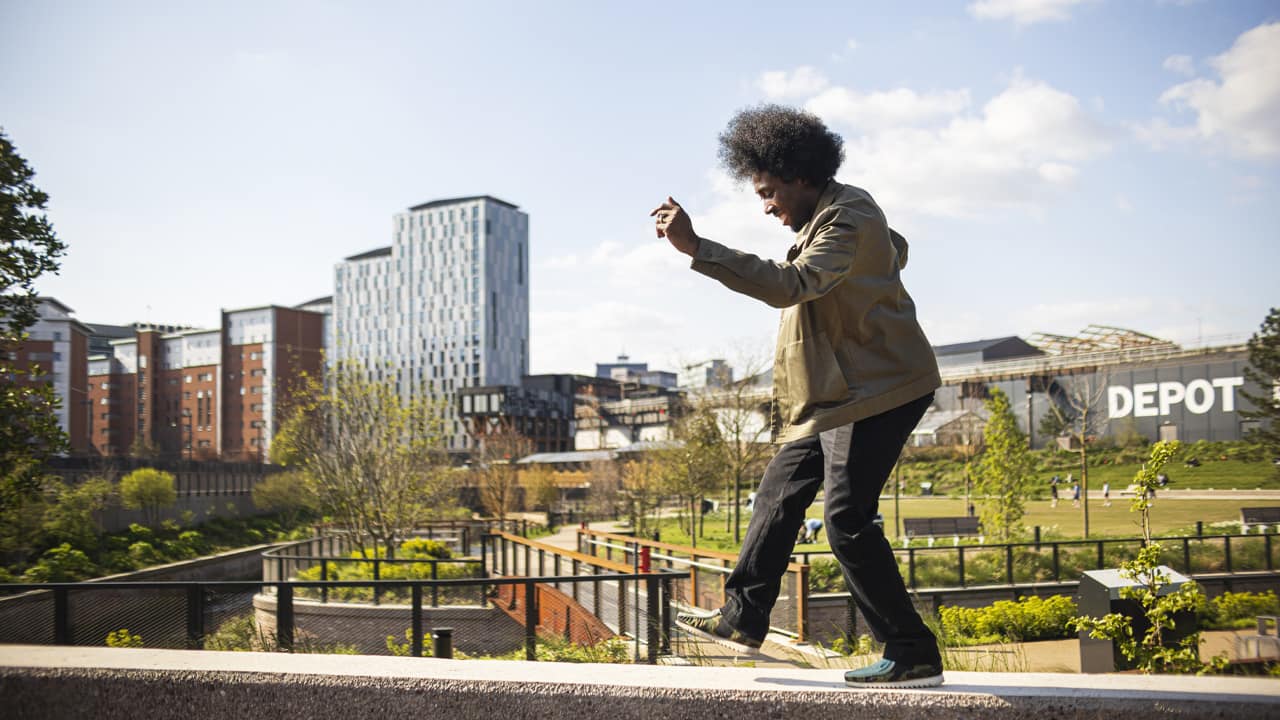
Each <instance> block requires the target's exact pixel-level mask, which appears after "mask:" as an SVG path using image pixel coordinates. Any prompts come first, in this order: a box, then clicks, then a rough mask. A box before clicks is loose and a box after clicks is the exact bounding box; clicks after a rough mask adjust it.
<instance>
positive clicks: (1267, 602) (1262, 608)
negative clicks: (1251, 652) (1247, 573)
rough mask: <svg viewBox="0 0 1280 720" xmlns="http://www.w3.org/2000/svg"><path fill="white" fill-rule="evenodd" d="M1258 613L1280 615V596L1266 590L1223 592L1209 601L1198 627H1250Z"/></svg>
mask: <svg viewBox="0 0 1280 720" xmlns="http://www.w3.org/2000/svg"><path fill="white" fill-rule="evenodd" d="M1259 615H1280V598H1277V597H1276V593H1275V591H1274V590H1268V591H1266V592H1260V593H1254V592H1225V593H1222V594H1221V595H1219V596H1218V597H1216V598H1214V599H1212V600H1210V601H1209V604H1208V607H1207V608H1206V612H1205V614H1204V615H1203V616H1202V617H1201V618H1200V627H1202V628H1205V629H1215V630H1234V629H1239V628H1251V627H1254V626H1255V624H1256V623H1257V618H1258V616H1259Z"/></svg>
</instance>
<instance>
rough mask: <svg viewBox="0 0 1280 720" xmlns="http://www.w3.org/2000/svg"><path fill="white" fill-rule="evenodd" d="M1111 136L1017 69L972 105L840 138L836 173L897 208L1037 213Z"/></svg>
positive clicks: (1071, 101)
mask: <svg viewBox="0 0 1280 720" xmlns="http://www.w3.org/2000/svg"><path fill="white" fill-rule="evenodd" d="M820 114H821V113H820ZM823 117H824V118H826V119H828V120H829V121H830V122H832V124H833V125H835V126H837V127H839V126H840V124H841V122H842V121H841V119H840V118H838V117H836V118H831V117H827V116H826V115H823ZM1110 135H1111V133H1110V131H1109V130H1108V129H1107V128H1105V127H1104V126H1103V125H1102V124H1101V123H1100V122H1098V121H1097V120H1095V119H1094V118H1093V117H1092V116H1090V115H1089V114H1088V113H1087V112H1085V110H1084V109H1083V108H1082V107H1081V104H1080V101H1079V100H1078V99H1077V98H1075V97H1074V96H1072V95H1070V94H1068V93H1065V92H1062V91H1060V90H1057V89H1055V88H1053V87H1051V86H1049V85H1047V84H1045V83H1043V82H1038V81H1033V80H1029V79H1025V78H1022V77H1021V76H1019V77H1016V78H1015V79H1014V80H1013V82H1012V83H1011V84H1010V85H1009V87H1007V88H1006V89H1005V90H1004V91H1003V92H1001V93H1000V94H999V95H997V96H996V97H994V98H992V99H991V100H989V101H988V102H987V103H986V104H985V105H984V106H983V107H982V109H981V112H979V113H973V112H960V111H957V112H955V113H953V114H952V115H951V116H950V117H947V118H943V122H941V124H938V123H935V124H934V126H932V127H930V126H925V127H906V126H900V127H890V128H884V129H881V130H878V131H873V132H868V133H864V134H861V135H859V136H857V137H853V138H846V143H845V154H846V157H847V160H846V164H845V168H844V169H843V171H842V172H841V177H842V178H846V179H848V180H849V181H851V182H854V183H855V184H865V185H866V186H867V187H868V188H869V189H871V190H872V191H873V192H874V193H875V195H876V197H877V199H878V200H879V201H880V203H881V204H882V205H883V206H884V207H885V208H886V210H888V211H889V212H890V213H891V214H893V215H894V216H900V214H901V213H923V214H928V215H938V216H947V217H976V216H979V215H982V214H985V213H987V212H989V211H992V210H995V209H1001V208H1004V209H1008V208H1019V209H1022V210H1026V211H1030V212H1032V213H1035V212H1038V211H1039V210H1040V209H1041V208H1042V206H1043V204H1044V202H1045V199H1046V197H1047V196H1048V195H1050V194H1051V193H1054V192H1057V191H1058V190H1059V189H1060V188H1061V187H1063V186H1065V185H1068V184H1070V183H1071V181H1072V180H1073V179H1075V178H1076V176H1077V175H1078V174H1079V170H1080V165H1081V164H1082V163H1085V162H1087V161H1089V160H1091V159H1093V158H1095V157H1097V156H1099V155H1102V154H1104V153H1106V152H1108V151H1109V149H1110Z"/></svg>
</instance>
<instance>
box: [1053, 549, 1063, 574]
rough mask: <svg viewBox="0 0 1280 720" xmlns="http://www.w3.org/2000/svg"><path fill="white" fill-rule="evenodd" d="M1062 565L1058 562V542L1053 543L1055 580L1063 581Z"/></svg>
mask: <svg viewBox="0 0 1280 720" xmlns="http://www.w3.org/2000/svg"><path fill="white" fill-rule="evenodd" d="M1061 577H1062V565H1061V564H1060V563H1059V562H1058V543H1057V542H1054V543H1053V581H1054V582H1061Z"/></svg>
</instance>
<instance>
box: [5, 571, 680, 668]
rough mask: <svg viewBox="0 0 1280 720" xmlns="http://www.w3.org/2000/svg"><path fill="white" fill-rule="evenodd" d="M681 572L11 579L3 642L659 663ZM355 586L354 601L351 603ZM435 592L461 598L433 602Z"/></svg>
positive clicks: (7, 596) (6, 595) (443, 595)
mask: <svg viewBox="0 0 1280 720" xmlns="http://www.w3.org/2000/svg"><path fill="white" fill-rule="evenodd" d="M671 579H672V578H671V577H669V576H668V575H666V574H665V573H625V574H624V573H616V572H609V573H598V574H591V575H585V576H568V575H566V576H547V577H530V578H525V577H480V578H459V579H450V580H435V581H432V580H379V581H327V582H325V581H275V582H257V581H238V582H232V581H212V582H167V583H162V582H154V583H122V582H111V583H45V584H12V585H0V642H3V643H26V644H64V645H98V646H101V645H114V646H130V647H151V648H171V649H180V648H188V649H209V650H223V651H229V650H248V651H268V652H269V651H285V652H295V653H336V654H372V655H405V656H415V657H418V656H424V655H431V654H433V653H435V652H439V651H443V652H445V653H446V656H449V657H476V658H510V659H528V660H536V659H569V660H575V659H576V660H608V661H622V660H634V661H638V662H645V661H647V662H656V661H657V658H658V657H659V655H660V654H662V653H664V652H666V651H667V648H668V647H669V641H668V640H667V637H668V635H669V630H670V617H671V612H670V603H671V596H670V584H669V581H670V580H671ZM355 591H362V593H356V592H355ZM344 592H346V593H351V595H350V598H353V599H349V600H339V599H337V598H339V597H340V595H341V594H342V593H344ZM321 593H324V594H327V596H328V598H329V599H328V600H327V601H325V600H322V599H321ZM433 595H434V596H438V597H442V598H450V599H452V600H454V602H448V603H437V604H434V605H433V604H432V603H431V598H432V597H433ZM375 596H378V597H381V598H382V601H381V602H379V603H377V604H375V603H374V602H373V601H372V598H373V597H375ZM393 599H394V602H391V600H393ZM433 637H436V638H444V642H443V643H441V642H440V641H438V640H437V641H433ZM602 647H603V648H604V650H602V649H601V648H602ZM627 648H631V652H630V653H628V652H625V651H626V649H627ZM602 653H603V654H602Z"/></svg>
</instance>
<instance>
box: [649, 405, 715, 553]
mask: <svg viewBox="0 0 1280 720" xmlns="http://www.w3.org/2000/svg"><path fill="white" fill-rule="evenodd" d="M673 434H674V435H675V437H676V440H677V441H676V442H674V443H671V444H670V445H669V446H668V447H665V448H663V449H661V450H658V451H657V457H656V461H657V462H658V464H659V473H660V475H661V477H662V487H663V489H664V490H665V491H666V492H667V493H668V494H671V495H675V496H677V497H678V498H680V501H681V502H680V505H681V507H682V508H686V509H688V511H689V544H690V545H692V546H694V547H697V546H698V536H699V535H700V534H701V532H700V530H701V528H700V522H699V521H700V520H701V518H702V512H701V507H702V500H703V498H704V497H706V495H707V493H709V492H711V491H712V490H714V489H715V488H716V487H717V486H718V485H719V484H720V480H721V477H722V473H723V470H724V466H725V443H724V438H723V437H721V435H720V428H719V425H718V424H717V423H716V417H715V415H714V414H713V413H711V412H710V411H709V410H707V409H705V408H704V409H701V410H698V411H695V412H691V413H689V414H687V415H685V416H684V417H682V418H681V419H680V420H679V421H677V422H676V423H675V427H674V429H673Z"/></svg>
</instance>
